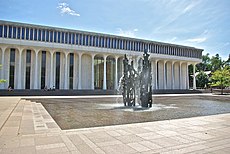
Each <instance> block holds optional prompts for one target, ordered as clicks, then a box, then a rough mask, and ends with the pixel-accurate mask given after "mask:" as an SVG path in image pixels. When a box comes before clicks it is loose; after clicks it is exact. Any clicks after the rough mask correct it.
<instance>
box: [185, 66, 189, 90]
mask: <svg viewBox="0 0 230 154" xmlns="http://www.w3.org/2000/svg"><path fill="white" fill-rule="evenodd" d="M188 66H189V64H188V63H187V65H186V81H187V82H186V84H187V85H186V89H189V72H188Z"/></svg>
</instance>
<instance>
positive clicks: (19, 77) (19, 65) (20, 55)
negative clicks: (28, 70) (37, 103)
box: [17, 49, 23, 89]
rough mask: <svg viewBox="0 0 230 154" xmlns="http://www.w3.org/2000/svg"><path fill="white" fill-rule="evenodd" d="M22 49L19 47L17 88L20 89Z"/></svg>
mask: <svg viewBox="0 0 230 154" xmlns="http://www.w3.org/2000/svg"><path fill="white" fill-rule="evenodd" d="M22 51H23V49H19V57H18V83H17V89H22Z"/></svg>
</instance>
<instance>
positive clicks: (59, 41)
mask: <svg viewBox="0 0 230 154" xmlns="http://www.w3.org/2000/svg"><path fill="white" fill-rule="evenodd" d="M57 34H58V40H57V42H58V43H61V32H57Z"/></svg>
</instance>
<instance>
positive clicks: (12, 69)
mask: <svg viewBox="0 0 230 154" xmlns="http://www.w3.org/2000/svg"><path fill="white" fill-rule="evenodd" d="M14 72H15V49H13V48H11V49H10V71H9V86H10V87H11V88H14Z"/></svg>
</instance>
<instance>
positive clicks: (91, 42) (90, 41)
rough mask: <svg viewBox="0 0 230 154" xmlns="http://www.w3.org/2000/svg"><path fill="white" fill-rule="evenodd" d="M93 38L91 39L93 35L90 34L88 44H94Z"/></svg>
mask: <svg viewBox="0 0 230 154" xmlns="http://www.w3.org/2000/svg"><path fill="white" fill-rule="evenodd" d="M93 41H94V39H93V36H91V35H90V39H89V45H90V46H94V42H93Z"/></svg>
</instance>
